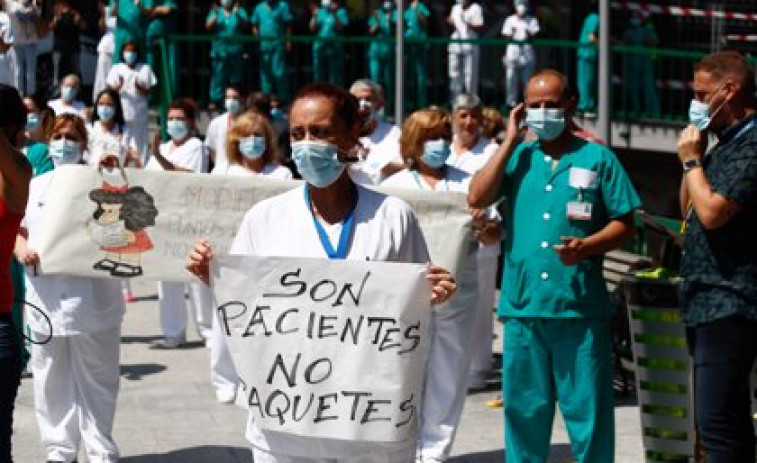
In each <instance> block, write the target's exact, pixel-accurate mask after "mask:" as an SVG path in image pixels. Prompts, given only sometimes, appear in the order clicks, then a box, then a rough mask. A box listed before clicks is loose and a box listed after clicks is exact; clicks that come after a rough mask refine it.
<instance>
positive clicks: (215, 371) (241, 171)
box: [208, 164, 292, 396]
mask: <svg viewBox="0 0 757 463" xmlns="http://www.w3.org/2000/svg"><path fill="white" fill-rule="evenodd" d="M213 174H214V175H230V176H234V177H251V176H256V175H260V176H263V177H269V178H276V179H280V180H291V179H292V171H290V170H289V169H288V168H286V167H284V166H279V165H276V164H266V165H265V166H264V167H263V170H262V171H261V173H260V174H255V173H254V172H252V171H250V170H248V169H245V168H244V167H243V166H241V165H239V164H227V165H226V167H225V169H223V170H219V169H213ZM212 318H213V328H212V331H211V333H210V339H209V343H208V347H210V382H211V384H213V388H214V389H215V391H216V395H218V396H222V395H231V394H236V390H237V386H238V384H239V375H237V370H236V368H234V363H233V361H232V360H231V353H230V352H229V346H228V344H226V337H225V336H224V334H223V331H221V325H220V324H219V323H218V317H217V316H216V315H215V314H213V317H212Z"/></svg>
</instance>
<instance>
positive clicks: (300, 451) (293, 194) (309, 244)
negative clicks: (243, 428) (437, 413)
mask: <svg viewBox="0 0 757 463" xmlns="http://www.w3.org/2000/svg"><path fill="white" fill-rule="evenodd" d="M303 188H305V186H302V187H299V188H295V189H294V190H291V191H288V192H286V193H283V194H281V195H278V196H275V197H273V198H269V199H266V200H264V201H261V202H259V203H258V204H256V205H255V206H254V207H253V208H252V209H251V210H250V211H248V212H247V214H246V215H245V217H244V219H243V221H242V224H241V225H240V227H239V232H238V233H237V236H236V238H235V239H234V242H233V244H232V246H231V251H230V253H231V254H242V255H257V256H282V257H314V258H326V257H327V255H326V252H325V251H324V250H323V246H322V244H321V241H320V239H319V238H318V233H317V232H316V230H315V227H314V226H313V216H312V213H311V211H310V208H309V205H307V204H306V203H305V198H304V192H303ZM357 192H358V202H357V205H356V207H355V212H354V216H353V217H354V222H353V223H354V227H355V228H354V230H353V232H352V240H351V241H350V246H349V250H348V252H347V259H355V260H361V261H365V260H366V259H368V260H376V261H390V262H408V263H424V262H427V261H428V250H427V248H426V242H425V240H424V239H423V234H422V232H421V229H420V226H419V225H418V220H417V219H416V217H415V214H414V213H413V211H412V210H411V209H410V207H409V206H408V205H407V204H406V203H405V202H403V201H402V200H400V199H397V198H392V197H388V196H385V195H383V194H380V193H377V192H375V191H372V190H369V189H367V188H364V187H361V186H358V187H357ZM324 225H325V228H326V230H327V233H328V234H329V236H330V238H331V241H332V243H334V242H336V241H337V237H338V236H339V234H340V232H341V229H342V225H341V224H335V225H328V224H324ZM246 436H247V439H248V440H249V441H250V442H251V443H252V446H253V458H254V460H255V463H271V462H277V463H282V462H287V463H290V462H309V463H313V462H326V461H330V462H334V463H344V462H349V463H353V462H354V463H357V462H361V463H362V462H365V463H369V462H370V463H373V462H382V463H407V462H409V461H412V460H413V457H414V452H415V442H414V440H412V439H411V440H408V441H407V442H401V443H384V442H369V441H346V440H339V439H319V438H312V437H302V436H296V435H293V434H288V433H280V432H276V431H269V430H263V429H260V428H258V426H257V425H256V424H255V422H254V421H253V420H252V415H250V417H249V418H248V421H247V433H246Z"/></svg>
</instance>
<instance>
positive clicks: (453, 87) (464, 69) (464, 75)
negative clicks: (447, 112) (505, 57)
mask: <svg viewBox="0 0 757 463" xmlns="http://www.w3.org/2000/svg"><path fill="white" fill-rule="evenodd" d="M479 55H480V50H479V48H478V47H477V46H473V47H472V48H471V50H469V51H464V52H459V53H449V55H448V58H449V86H450V97H451V100H452V101H453V102H454V101H455V98H456V97H457V96H458V95H460V94H461V93H468V94H472V95H477V94H478V62H479Z"/></svg>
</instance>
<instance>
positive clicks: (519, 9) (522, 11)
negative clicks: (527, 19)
mask: <svg viewBox="0 0 757 463" xmlns="http://www.w3.org/2000/svg"><path fill="white" fill-rule="evenodd" d="M527 10H528V8H526V5H524V4H522V3H518V4H517V5H515V14H517V15H518V16H525V15H526V11H527Z"/></svg>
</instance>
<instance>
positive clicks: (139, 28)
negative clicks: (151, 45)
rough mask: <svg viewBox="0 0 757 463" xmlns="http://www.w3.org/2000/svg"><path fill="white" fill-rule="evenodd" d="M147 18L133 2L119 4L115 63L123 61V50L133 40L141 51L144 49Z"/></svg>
mask: <svg viewBox="0 0 757 463" xmlns="http://www.w3.org/2000/svg"><path fill="white" fill-rule="evenodd" d="M146 25H147V24H146V18H145V17H144V15H142V14H141V12H140V11H139V8H137V7H136V6H135V5H134V2H133V1H128V0H124V1H120V2H118V9H117V10H116V32H115V39H116V44H115V49H116V52H115V53H113V62H114V63H118V62H120V61H121V48H122V47H123V45H124V43H126V42H128V41H130V40H133V41H135V42H137V44H139V48H140V50H141V49H142V48H143V47H144V39H145V28H146Z"/></svg>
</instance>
